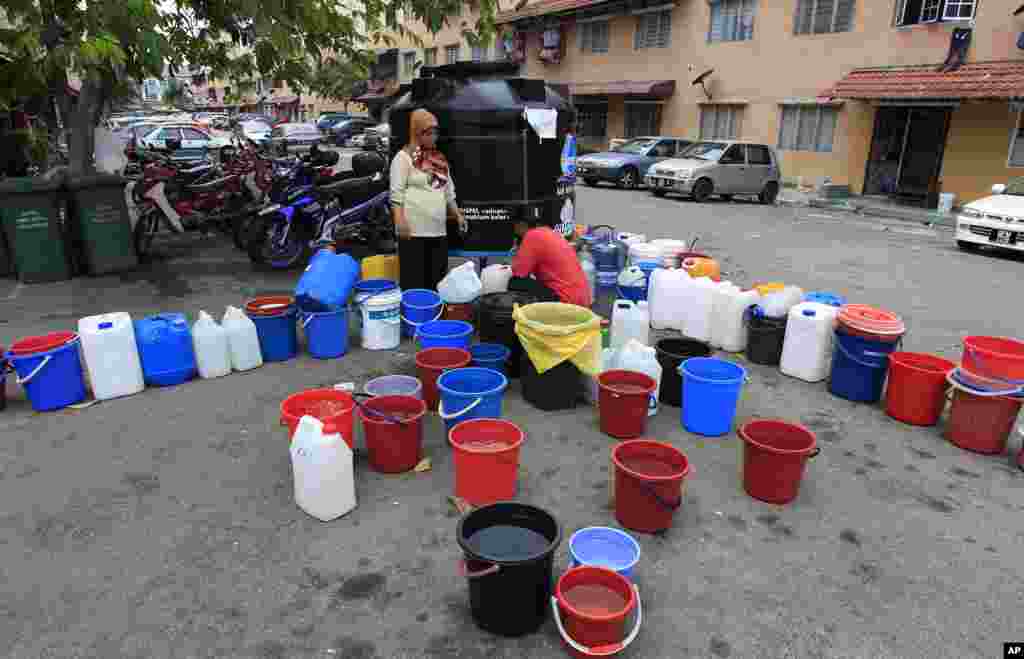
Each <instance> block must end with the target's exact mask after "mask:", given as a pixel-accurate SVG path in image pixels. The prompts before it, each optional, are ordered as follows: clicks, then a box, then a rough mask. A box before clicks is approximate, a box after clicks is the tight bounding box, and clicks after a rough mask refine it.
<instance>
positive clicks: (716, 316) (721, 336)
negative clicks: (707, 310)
mask: <svg viewBox="0 0 1024 659" xmlns="http://www.w3.org/2000/svg"><path fill="white" fill-rule="evenodd" d="M739 292H740V288H739V286H736V285H735V284H733V283H732V282H731V281H723V282H720V283H716V284H715V287H714V288H713V289H712V291H711V338H710V340H709V341H708V343H710V344H711V346H712V347H713V348H721V347H722V343H723V341H724V340H725V330H726V319H727V317H728V310H729V300H731V299H732V297H733V296H734V295H738V294H739Z"/></svg>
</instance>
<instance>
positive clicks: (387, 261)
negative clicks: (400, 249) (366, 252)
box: [362, 254, 401, 281]
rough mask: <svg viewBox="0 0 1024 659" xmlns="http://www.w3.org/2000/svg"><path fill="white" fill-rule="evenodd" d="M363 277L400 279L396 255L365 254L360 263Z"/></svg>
mask: <svg viewBox="0 0 1024 659" xmlns="http://www.w3.org/2000/svg"><path fill="white" fill-rule="evenodd" d="M362 276H363V279H390V280H391V281H401V277H400V276H399V267H398V255H397V254H378V255H377V256H367V257H366V258H365V259H363V263H362Z"/></svg>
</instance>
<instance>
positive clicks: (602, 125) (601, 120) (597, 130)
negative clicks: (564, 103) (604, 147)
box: [576, 100, 608, 139]
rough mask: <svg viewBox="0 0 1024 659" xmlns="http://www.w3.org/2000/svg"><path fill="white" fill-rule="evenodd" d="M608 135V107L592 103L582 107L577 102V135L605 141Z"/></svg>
mask: <svg viewBox="0 0 1024 659" xmlns="http://www.w3.org/2000/svg"><path fill="white" fill-rule="evenodd" d="M607 134H608V105H607V104H604V103H592V104H590V105H587V104H583V105H581V104H580V102H579V100H577V101H576V135H577V136H579V137H583V138H586V137H589V138H592V139H604V137H605V135H607Z"/></svg>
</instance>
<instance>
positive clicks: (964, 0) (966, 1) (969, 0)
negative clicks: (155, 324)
mask: <svg viewBox="0 0 1024 659" xmlns="http://www.w3.org/2000/svg"><path fill="white" fill-rule="evenodd" d="M976 4H977V2H976V0H946V5H945V7H944V8H943V11H942V19H943V20H946V21H966V20H970V19H972V18H974V6H975V5H976Z"/></svg>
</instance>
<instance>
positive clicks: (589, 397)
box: [583, 348, 615, 407]
mask: <svg viewBox="0 0 1024 659" xmlns="http://www.w3.org/2000/svg"><path fill="white" fill-rule="evenodd" d="M614 355H615V351H614V350H612V349H611V348H605V349H604V350H602V351H601V364H600V367H599V368H598V369H597V373H594V376H593V377H590V376H585V377H586V378H587V382H586V386H585V387H584V388H583V397H584V398H585V399H586V401H587V402H588V403H589V404H591V405H594V406H595V407H596V406H597V401H598V391H599V387H598V384H597V376H599V375H601V374H602V373H604V372H605V371H606V370H608V369H609V368H611V367H612V366H611V364H612V358H613V356H614Z"/></svg>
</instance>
